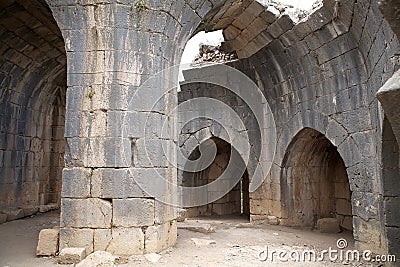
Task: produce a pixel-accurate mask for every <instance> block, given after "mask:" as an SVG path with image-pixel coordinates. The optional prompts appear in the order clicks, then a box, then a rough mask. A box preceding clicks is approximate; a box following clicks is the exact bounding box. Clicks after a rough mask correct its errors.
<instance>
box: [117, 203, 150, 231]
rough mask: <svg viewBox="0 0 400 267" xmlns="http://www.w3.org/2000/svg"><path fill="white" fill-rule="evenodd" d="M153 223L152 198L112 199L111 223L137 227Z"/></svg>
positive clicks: (119, 225)
mask: <svg viewBox="0 0 400 267" xmlns="http://www.w3.org/2000/svg"><path fill="white" fill-rule="evenodd" d="M153 224H154V200H153V199H141V198H136V199H114V200H113V225H114V226H116V227H139V226H151V225H153Z"/></svg>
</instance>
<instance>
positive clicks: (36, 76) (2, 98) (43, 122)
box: [0, 0, 67, 220]
mask: <svg viewBox="0 0 400 267" xmlns="http://www.w3.org/2000/svg"><path fill="white" fill-rule="evenodd" d="M0 6H1V11H0V14H1V15H0V33H1V34H0V35H1V41H0V108H1V115H0V125H1V126H0V163H1V165H0V215H2V216H3V217H4V215H3V214H2V213H1V212H4V213H5V214H6V217H7V218H6V220H13V219H18V218H21V217H25V216H29V215H32V214H34V213H36V212H38V211H47V210H49V209H53V208H58V207H59V206H60V199H61V181H62V179H61V177H62V169H63V168H64V151H65V139H64V120H65V106H66V97H65V95H66V88H67V77H66V72H67V67H66V63H67V62H66V55H65V48H64V41H63V37H62V36H61V32H60V30H59V28H58V26H57V23H56V22H55V20H54V18H53V16H52V13H51V10H50V8H49V6H48V5H47V4H46V2H45V1H44V0H39V1H6V2H4V1H3V3H1V4H0Z"/></svg>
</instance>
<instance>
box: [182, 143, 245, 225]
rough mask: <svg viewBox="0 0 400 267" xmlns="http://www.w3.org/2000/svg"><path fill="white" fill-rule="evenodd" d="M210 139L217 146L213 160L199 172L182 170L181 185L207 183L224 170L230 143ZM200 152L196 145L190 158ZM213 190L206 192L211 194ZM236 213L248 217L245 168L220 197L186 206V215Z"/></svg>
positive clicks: (197, 156) (196, 185)
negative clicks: (193, 205) (189, 206)
mask: <svg viewBox="0 0 400 267" xmlns="http://www.w3.org/2000/svg"><path fill="white" fill-rule="evenodd" d="M211 140H212V141H214V142H215V144H216V146H217V155H216V156H215V159H214V161H213V162H212V163H211V164H210V165H209V166H208V167H207V168H205V169H204V170H202V171H199V172H194V173H192V172H184V173H183V175H182V177H183V178H182V185H183V186H185V187H198V186H202V185H206V184H209V183H211V182H213V181H215V180H216V179H218V178H219V177H220V176H221V175H222V173H223V172H224V171H225V169H226V167H227V165H228V163H229V160H230V155H231V149H232V147H231V145H230V144H229V143H228V142H226V141H224V140H222V139H219V138H216V137H213V138H211ZM199 156H200V152H199V148H198V147H197V148H196V149H195V150H194V151H193V152H192V153H191V155H190V157H189V159H190V160H195V159H197V158H199ZM212 193H213V192H208V194H209V195H210V194H212ZM233 214H235V215H238V214H241V215H243V216H245V217H246V218H249V217H250V200H249V175H248V172H247V170H246V171H245V172H244V174H243V176H242V178H241V179H240V181H239V182H238V183H237V184H236V185H235V187H234V188H233V189H232V190H230V191H229V192H228V193H227V194H225V195H224V196H223V197H222V198H220V199H218V200H216V201H214V202H212V203H210V204H207V205H204V206H199V207H192V208H188V210H187V212H186V217H198V216H211V215H233Z"/></svg>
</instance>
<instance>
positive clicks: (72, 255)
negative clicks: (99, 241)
mask: <svg viewBox="0 0 400 267" xmlns="http://www.w3.org/2000/svg"><path fill="white" fill-rule="evenodd" d="M85 257H86V249H85V248H64V249H62V250H61V251H60V255H59V257H58V262H59V263H60V264H76V263H79V262H81V261H82V260H83V259H84V258H85Z"/></svg>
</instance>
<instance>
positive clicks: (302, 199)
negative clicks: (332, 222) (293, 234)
mask: <svg viewBox="0 0 400 267" xmlns="http://www.w3.org/2000/svg"><path fill="white" fill-rule="evenodd" d="M281 186H282V188H281V190H282V202H283V208H282V209H283V212H284V214H285V217H286V218H285V219H284V220H283V222H284V224H287V225H292V226H301V227H311V228H315V227H317V222H318V220H319V219H324V218H336V219H337V221H338V223H339V225H340V227H341V228H342V229H343V230H349V231H352V228H353V222H352V206H351V191H350V186H349V181H348V178H347V173H346V167H345V165H344V162H343V160H342V158H341V156H340V154H339V152H338V151H337V149H336V147H335V146H334V145H333V144H332V143H331V142H330V141H329V140H328V139H327V138H326V137H325V136H324V135H323V134H321V133H319V132H317V131H315V130H313V129H311V128H305V129H303V130H302V131H300V132H299V133H298V134H297V135H296V136H295V137H294V138H293V140H292V142H291V144H290V146H289V147H288V149H287V152H286V155H285V158H284V162H283V169H282V173H281Z"/></svg>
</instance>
